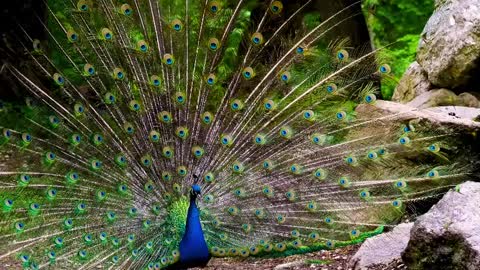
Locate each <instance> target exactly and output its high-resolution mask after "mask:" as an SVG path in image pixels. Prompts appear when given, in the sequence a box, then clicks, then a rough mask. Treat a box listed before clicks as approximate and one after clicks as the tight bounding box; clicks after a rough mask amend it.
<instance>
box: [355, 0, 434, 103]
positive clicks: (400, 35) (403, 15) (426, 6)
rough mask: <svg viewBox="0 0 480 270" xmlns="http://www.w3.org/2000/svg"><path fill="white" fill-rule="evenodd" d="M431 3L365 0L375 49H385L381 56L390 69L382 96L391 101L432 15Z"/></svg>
mask: <svg viewBox="0 0 480 270" xmlns="http://www.w3.org/2000/svg"><path fill="white" fill-rule="evenodd" d="M433 2H434V1H433V0H413V1H403V0H391V1H386V0H365V1H364V2H363V10H364V13H365V15H366V17H367V23H368V26H369V28H370V31H371V34H372V39H373V43H374V45H375V47H377V48H381V47H384V46H388V49H387V50H386V51H385V54H386V55H387V58H388V60H389V61H388V63H389V64H390V65H391V67H392V73H391V77H387V78H385V79H383V81H382V89H381V92H382V96H383V98H384V99H391V97H392V95H393V91H394V90H395V86H396V84H397V82H398V80H399V79H400V78H401V77H402V75H403V73H404V72H405V70H406V69H407V67H408V65H409V64H410V63H411V62H413V61H415V56H416V55H415V52H416V48H417V46H418V41H419V39H420V33H421V32H422V30H423V27H424V25H425V23H426V22H427V20H428V18H429V17H430V15H431V14H432V12H433V9H434V3H433Z"/></svg>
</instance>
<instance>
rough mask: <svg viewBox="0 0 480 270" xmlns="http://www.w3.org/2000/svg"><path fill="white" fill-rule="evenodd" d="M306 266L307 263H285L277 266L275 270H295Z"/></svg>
mask: <svg viewBox="0 0 480 270" xmlns="http://www.w3.org/2000/svg"><path fill="white" fill-rule="evenodd" d="M303 265H305V261H294V262H289V263H283V264H279V265H277V266H275V267H274V268H273V269H274V270H281V269H293V268H294V267H298V266H303Z"/></svg>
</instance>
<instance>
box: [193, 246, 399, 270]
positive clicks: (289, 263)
mask: <svg viewBox="0 0 480 270" xmlns="http://www.w3.org/2000/svg"><path fill="white" fill-rule="evenodd" d="M359 247H360V245H355V246H348V247H343V248H339V249H335V250H322V251H319V252H314V253H310V254H303V255H294V256H289V257H286V258H272V259H262V260H259V259H258V258H246V259H239V258H213V259H212V260H211V261H210V262H209V264H208V265H207V267H205V268H201V269H209V270H220V269H238V270H240V269H256V270H257V269H261V270H267V269H274V270H281V269H285V270H286V269H292V270H293V269H320V270H347V269H352V268H351V267H349V261H350V258H352V256H353V255H354V254H355V252H356V251H357V250H358V249H359ZM370 269H372V270H380V269H381V270H387V269H388V270H390V269H407V268H406V267H405V265H404V264H403V263H402V262H401V261H395V262H393V263H391V264H389V265H377V266H374V267H372V268H370ZM197 270H200V268H197Z"/></svg>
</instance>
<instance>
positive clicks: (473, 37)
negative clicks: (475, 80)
mask: <svg viewBox="0 0 480 270" xmlns="http://www.w3.org/2000/svg"><path fill="white" fill-rule="evenodd" d="M436 6H437V9H436V11H435V12H434V14H433V15H432V16H431V17H430V19H429V20H428V22H427V24H426V26H425V28H424V30H423V32H422V38H421V39H420V44H419V47H418V50H417V62H418V63H419V64H420V66H422V68H423V69H424V70H425V71H426V72H427V74H428V79H429V81H430V82H431V83H432V84H433V85H436V86H438V87H443V88H449V89H454V88H456V87H458V86H462V85H465V84H466V83H467V82H468V80H469V78H470V76H471V75H472V73H473V72H474V70H475V69H476V68H479V67H476V63H478V62H476V61H478V60H479V59H480V0H437V1H436Z"/></svg>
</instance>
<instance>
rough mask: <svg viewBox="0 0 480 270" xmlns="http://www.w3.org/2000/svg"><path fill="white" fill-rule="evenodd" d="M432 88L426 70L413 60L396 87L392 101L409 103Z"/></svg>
mask: <svg viewBox="0 0 480 270" xmlns="http://www.w3.org/2000/svg"><path fill="white" fill-rule="evenodd" d="M431 88H432V84H431V83H430V81H429V80H428V77H427V73H426V72H425V70H423V68H422V67H421V66H420V65H419V64H418V63H417V62H413V63H412V64H410V66H409V67H408V69H407V71H405V73H404V74H403V77H402V79H400V82H399V83H398V85H397V87H396V88H395V92H394V93H393V97H392V101H396V102H400V103H407V102H409V101H411V100H412V99H414V98H415V97H417V96H419V95H421V94H423V93H425V92H427V91H428V90H430V89H431Z"/></svg>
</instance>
